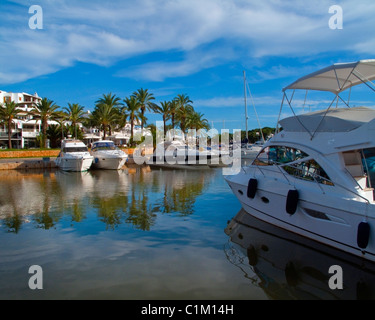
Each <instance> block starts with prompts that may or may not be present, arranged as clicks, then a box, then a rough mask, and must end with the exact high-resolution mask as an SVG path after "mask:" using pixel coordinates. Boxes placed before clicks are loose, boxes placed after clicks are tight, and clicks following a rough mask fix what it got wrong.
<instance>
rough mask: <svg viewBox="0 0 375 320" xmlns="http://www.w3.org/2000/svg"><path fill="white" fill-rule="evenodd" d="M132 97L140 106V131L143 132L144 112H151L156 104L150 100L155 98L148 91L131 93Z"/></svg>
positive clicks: (139, 90) (141, 90) (142, 90)
mask: <svg viewBox="0 0 375 320" xmlns="http://www.w3.org/2000/svg"><path fill="white" fill-rule="evenodd" d="M133 96H134V97H136V99H137V100H138V102H139V104H140V109H141V119H142V124H141V129H142V132H143V126H144V123H145V119H146V118H145V112H146V110H149V111H153V110H154V108H155V106H156V104H155V103H153V102H152V100H155V97H154V95H153V94H152V93H149V92H148V89H143V88H141V89H138V90H137V91H135V92H133Z"/></svg>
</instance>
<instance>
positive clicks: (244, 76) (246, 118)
mask: <svg viewBox="0 0 375 320" xmlns="http://www.w3.org/2000/svg"><path fill="white" fill-rule="evenodd" d="M243 88H244V97H245V128H246V143H248V142H249V131H248V129H247V120H248V116H247V94H246V73H245V70H244V71H243Z"/></svg>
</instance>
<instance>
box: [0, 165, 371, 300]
mask: <svg viewBox="0 0 375 320" xmlns="http://www.w3.org/2000/svg"><path fill="white" fill-rule="evenodd" d="M0 181H1V183H0V244H1V245H0V288H1V289H2V290H0V299H126V300H133V299H138V300H154V299H165V300H175V299H184V300H190V299H192V300H196V299H205V300H218V299H220V300H257V299H306V298H308V299H310V298H312V299H340V298H345V299H347V298H349V299H358V298H361V297H365V298H373V297H374V292H375V286H374V283H375V281H374V273H373V270H372V267H371V266H370V267H368V266H365V267H364V266H363V265H362V264H361V263H356V261H354V262H353V261H351V260H350V258H348V259H349V260H348V259H347V258H346V257H345V258H342V257H341V256H339V255H336V253H335V252H332V251H330V250H327V248H326V247H323V248H319V247H316V246H315V245H311V244H306V243H305V242H303V241H300V240H298V239H297V240H296V239H295V238H292V237H290V235H285V234H282V235H280V234H278V232H279V230H268V229H267V228H268V226H267V225H260V224H259V223H260V222H259V221H252V220H251V219H250V218H249V215H243V212H242V211H241V210H240V209H241V207H240V204H239V203H238V201H237V200H236V198H235V197H234V195H233V193H232V192H231V190H230V188H229V187H228V185H227V184H226V182H225V180H224V177H223V175H222V170H221V169H220V168H216V169H208V170H207V169H206V170H167V169H150V167H147V166H143V167H140V166H137V167H133V168H131V167H129V168H127V169H124V170H119V171H105V170H95V171H94V170H93V171H88V172H83V173H81V172H71V173H69V172H62V171H59V170H45V171H37V170H29V171H2V172H0ZM232 218H236V219H237V220H232ZM240 220H242V221H240ZM238 222H243V223H240V224H238ZM332 264H339V265H341V266H342V268H343V270H344V275H346V277H345V278H344V280H343V281H344V285H345V290H331V289H330V288H329V286H328V281H329V278H330V276H331V275H330V274H328V267H329V266H330V265H332ZM34 265H37V266H40V267H41V268H42V270H43V289H39V290H38V289H36V290H32V289H30V287H29V285H28V283H29V280H30V277H31V276H32V274H30V273H29V272H28V271H29V268H30V266H34ZM349 275H350V276H349ZM349 279H350V280H349Z"/></svg>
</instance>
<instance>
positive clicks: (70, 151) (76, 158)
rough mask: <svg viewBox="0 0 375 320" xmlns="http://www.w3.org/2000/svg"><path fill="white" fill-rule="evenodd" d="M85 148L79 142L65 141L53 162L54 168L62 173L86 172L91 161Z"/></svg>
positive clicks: (91, 158)
mask: <svg viewBox="0 0 375 320" xmlns="http://www.w3.org/2000/svg"><path fill="white" fill-rule="evenodd" d="M93 159H94V158H93V156H92V155H90V153H89V150H88V148H87V146H86V145H85V144H84V143H83V142H82V141H80V140H75V139H65V140H63V141H62V143H61V151H60V153H59V155H58V157H57V158H56V160H55V163H56V166H57V167H59V168H60V169H61V170H64V171H87V170H88V169H90V167H91V165H92V161H93Z"/></svg>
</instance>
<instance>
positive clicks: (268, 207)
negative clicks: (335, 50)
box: [226, 60, 375, 261]
mask: <svg viewBox="0 0 375 320" xmlns="http://www.w3.org/2000/svg"><path fill="white" fill-rule="evenodd" d="M373 79H375V60H362V61H358V62H354V63H343V64H335V65H332V66H330V67H327V68H324V69H322V70H319V71H317V72H315V73H313V74H310V75H308V76H305V77H303V78H300V79H299V80H297V81H296V82H294V83H292V84H291V85H289V86H288V87H286V88H284V90H283V91H284V99H283V101H287V102H288V105H289V106H290V107H291V103H290V100H289V99H288V97H287V95H286V91H287V90H297V89H302V90H320V91H329V92H332V93H333V94H334V95H335V97H334V99H333V101H332V103H331V105H330V106H329V107H328V108H327V109H325V110H323V111H315V112H309V113H307V114H300V115H297V114H295V113H294V115H293V116H291V117H288V118H285V119H283V120H281V121H280V122H279V124H280V126H281V127H282V130H278V131H277V132H276V134H275V135H274V137H273V138H272V139H270V140H269V141H267V142H266V143H265V144H264V146H263V149H262V151H261V152H260V153H259V155H258V156H257V157H256V159H255V160H254V161H253V162H252V164H251V165H249V166H246V167H245V166H244V167H243V168H242V170H241V172H240V173H239V174H237V175H233V176H227V177H226V180H227V182H228V184H229V186H230V187H231V189H232V191H233V193H234V194H235V195H236V196H237V198H238V199H239V201H240V202H241V204H242V207H243V208H244V210H245V211H246V212H248V214H251V215H253V216H255V217H257V218H259V219H261V220H264V221H266V222H269V223H271V224H274V225H276V226H279V227H282V228H284V229H287V230H289V231H292V232H295V233H297V234H300V235H302V236H305V237H307V238H310V239H313V240H316V241H319V242H322V243H324V244H327V245H330V246H332V247H335V248H337V249H340V250H343V251H346V252H349V253H351V254H354V255H357V256H360V257H363V258H365V259H368V260H371V261H375V202H374V189H373V185H372V183H373V181H375V172H374V171H373V170H370V165H369V164H370V161H371V160H372V159H370V158H369V155H371V154H372V155H373V154H374V151H375V139H374V132H375V110H374V109H371V108H367V107H351V108H348V107H345V108H331V106H332V104H333V102H334V101H336V99H337V101H338V100H339V99H341V100H342V101H344V100H343V99H342V97H341V96H340V94H341V93H342V92H343V91H344V90H346V89H351V88H352V87H354V86H356V85H359V84H362V83H365V84H366V85H367V86H369V87H370V88H371V89H372V90H374V89H373V88H372V87H371V84H372V82H371V80H373ZM374 91H375V90H374ZM344 102H345V104H347V103H346V101H344ZM280 113H281V110H280Z"/></svg>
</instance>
